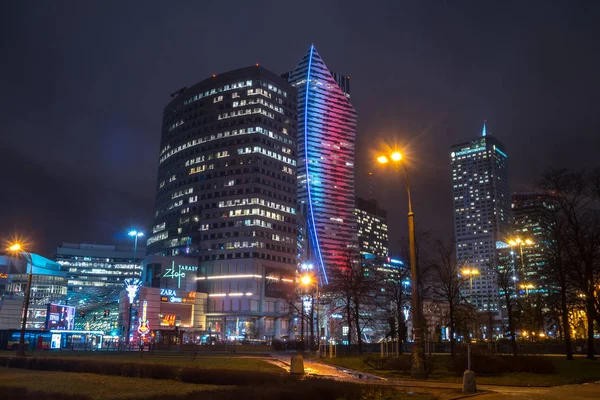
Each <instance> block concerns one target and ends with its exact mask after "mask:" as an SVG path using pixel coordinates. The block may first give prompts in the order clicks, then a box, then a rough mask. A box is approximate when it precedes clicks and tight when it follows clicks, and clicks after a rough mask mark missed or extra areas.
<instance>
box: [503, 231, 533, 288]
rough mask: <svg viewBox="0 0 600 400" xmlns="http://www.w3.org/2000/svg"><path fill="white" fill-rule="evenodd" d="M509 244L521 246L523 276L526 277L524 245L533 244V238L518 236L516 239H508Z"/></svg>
mask: <svg viewBox="0 0 600 400" xmlns="http://www.w3.org/2000/svg"><path fill="white" fill-rule="evenodd" d="M508 244H509V245H510V246H511V247H516V246H518V247H519V253H520V255H521V278H525V258H524V257H523V246H525V245H527V246H531V245H532V244H533V240H531V239H525V240H523V239H521V238H516V239H511V240H509V241H508Z"/></svg>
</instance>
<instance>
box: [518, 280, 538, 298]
mask: <svg viewBox="0 0 600 400" xmlns="http://www.w3.org/2000/svg"><path fill="white" fill-rule="evenodd" d="M520 287H521V289H525V296H529V290H531V289H534V288H535V286H534V285H533V284H531V283H527V284H524V285H521V286H520Z"/></svg>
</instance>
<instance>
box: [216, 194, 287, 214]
mask: <svg viewBox="0 0 600 400" xmlns="http://www.w3.org/2000/svg"><path fill="white" fill-rule="evenodd" d="M251 204H257V205H261V206H265V207H269V208H274V209H276V210H280V211H284V212H287V213H290V214H295V213H296V210H295V209H294V208H293V207H288V206H284V205H282V204H278V203H275V202H272V201H266V200H265V199H261V198H258V197H252V198H244V199H234V200H226V201H220V202H219V208H224V207H236V206H244V205H251Z"/></svg>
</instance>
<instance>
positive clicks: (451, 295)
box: [429, 240, 466, 356]
mask: <svg viewBox="0 0 600 400" xmlns="http://www.w3.org/2000/svg"><path fill="white" fill-rule="evenodd" d="M455 248H456V246H455V244H454V240H452V241H451V243H450V244H448V245H446V244H444V243H443V242H442V241H438V242H437V243H436V249H437V256H438V257H437V260H436V261H435V262H434V263H433V264H431V268H430V269H429V272H430V277H431V290H432V295H433V297H434V298H436V299H437V300H440V301H443V302H445V303H447V304H448V319H449V328H450V354H451V355H452V356H454V355H455V354H456V349H455V347H456V339H455V337H454V336H455V333H456V330H457V329H456V328H457V324H456V323H457V318H456V317H457V314H458V313H459V312H460V309H461V308H466V307H463V306H464V305H465V302H464V298H463V296H462V294H461V291H462V290H463V287H464V285H465V282H466V280H465V279H464V278H462V277H461V275H460V270H461V268H462V266H463V264H462V262H460V261H457V260H456V256H455V251H454V250H455Z"/></svg>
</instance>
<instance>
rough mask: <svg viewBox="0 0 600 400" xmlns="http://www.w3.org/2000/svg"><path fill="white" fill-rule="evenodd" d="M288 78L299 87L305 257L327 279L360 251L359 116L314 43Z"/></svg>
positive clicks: (300, 199) (301, 199)
mask: <svg viewBox="0 0 600 400" xmlns="http://www.w3.org/2000/svg"><path fill="white" fill-rule="evenodd" d="M287 76H288V80H289V82H290V83H291V84H292V85H293V86H295V87H296V88H297V89H298V204H299V209H300V211H301V212H302V213H303V215H304V218H305V219H306V221H307V223H306V227H307V233H308V235H307V236H308V240H309V245H308V246H306V248H307V249H309V251H308V253H309V254H307V255H305V259H309V260H310V261H311V262H312V263H313V264H314V265H317V266H318V268H317V270H318V271H319V274H320V277H321V280H322V281H323V282H325V283H326V282H328V273H329V271H331V270H332V269H333V268H343V267H344V266H345V265H347V257H348V251H349V250H350V249H353V250H356V249H357V238H356V219H355V216H354V143H355V136H356V119H357V115H356V111H355V110H354V107H353V106H352V103H350V99H349V89H350V87H349V80H348V81H347V82H348V86H347V87H344V89H342V88H341V87H340V85H339V84H338V82H337V81H336V79H335V78H334V76H333V75H332V73H331V72H330V71H329V70H328V69H327V67H326V66H325V63H324V62H323V59H322V58H321V56H320V55H319V54H318V53H317V50H316V49H315V47H314V46H312V45H311V46H310V49H309V50H308V52H307V53H306V54H305V55H304V57H302V59H301V60H300V63H299V64H298V65H297V66H296V68H295V69H294V70H293V71H292V72H290V73H289V75H287ZM338 78H339V77H338ZM338 80H339V79H338ZM344 81H345V80H344Z"/></svg>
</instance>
